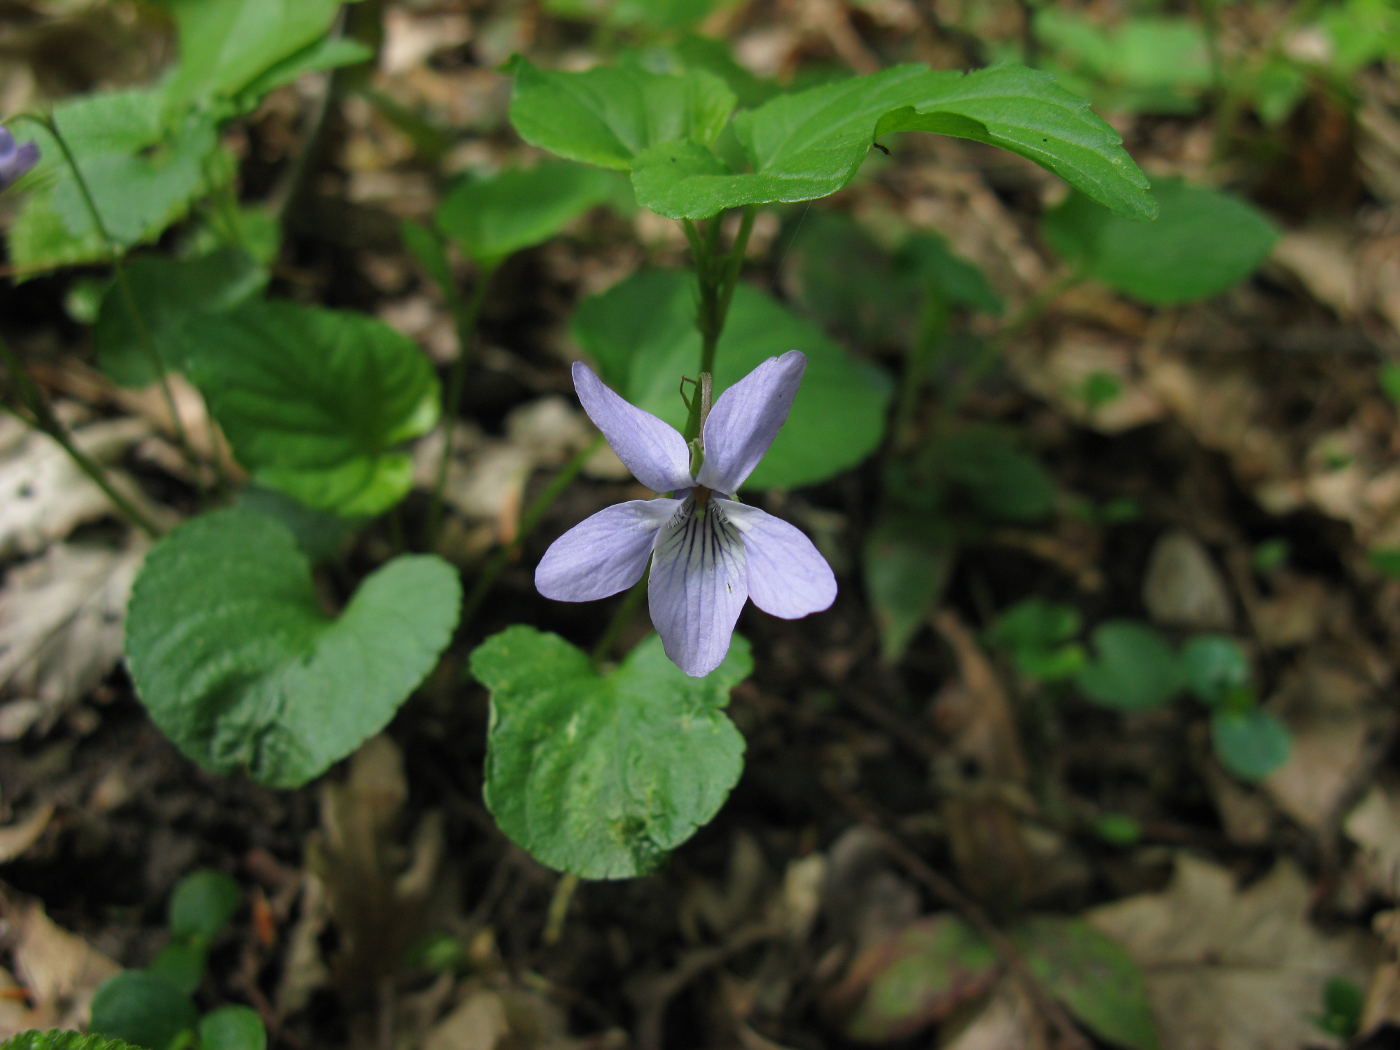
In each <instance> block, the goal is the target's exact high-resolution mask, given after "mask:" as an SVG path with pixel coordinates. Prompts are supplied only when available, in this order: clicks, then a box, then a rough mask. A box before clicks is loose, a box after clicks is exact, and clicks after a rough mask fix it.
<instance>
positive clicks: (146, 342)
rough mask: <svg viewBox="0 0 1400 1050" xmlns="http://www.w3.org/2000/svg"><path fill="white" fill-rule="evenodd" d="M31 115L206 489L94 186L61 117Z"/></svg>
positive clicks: (183, 449) (177, 439)
mask: <svg viewBox="0 0 1400 1050" xmlns="http://www.w3.org/2000/svg"><path fill="white" fill-rule="evenodd" d="M26 116H27V117H28V119H30V120H32V121H34V122H35V123H37V124H39V125H40V126H41V127H43V128H44V129H45V130H46V131H48V133H49V134H50V135H52V136H53V139H54V141H55V142H56V143H57V144H58V148H59V151H60V152H61V153H62V154H63V159H64V161H65V162H66V163H67V165H68V168H69V170H70V171H72V173H73V181H74V182H75V183H76V184H77V187H78V194H79V196H81V197H82V199H83V204H84V206H85V207H86V208H87V212H88V216H89V217H90V218H91V219H92V224H93V226H94V227H95V228H96V230H97V234H98V236H99V237H101V238H102V243H103V245H104V246H105V247H106V249H107V261H108V262H109V264H110V265H111V267H112V270H113V272H114V273H115V275H116V280H117V290H118V293H119V294H120V295H121V297H122V305H123V306H125V307H126V309H127V312H128V313H129V314H130V315H131V322H132V324H133V325H134V326H135V327H136V334H137V338H138V340H139V342H140V344H141V346H142V347H143V348H144V349H145V351H146V356H147V357H148V358H149V359H150V364H151V367H153V368H154V369H155V372H156V375H158V376H159V377H160V390H161V395H162V397H163V398H164V400H165V408H166V411H167V412H169V413H170V421H171V426H172V427H173V429H174V432H175V443H176V444H177V445H178V446H179V447H180V451H181V453H182V454H183V455H184V457H185V462H186V463H188V464H189V467H190V470H191V472H192V474H193V476H194V480H195V485H196V486H197V487H198V488H199V490H200V492H201V493H203V492H204V490H205V486H204V481H203V471H202V470H201V468H200V463H199V459H198V457H196V456H195V454H194V448H193V446H191V444H190V439H189V434H188V433H187V432H186V431H185V423H184V420H182V419H181V418H180V410H179V409H178V408H177V407H176V405H175V395H174V393H173V391H171V389H170V379H169V376H168V375H167V374H166V370H165V362H164V361H163V360H162V359H161V356H160V349H159V348H158V347H157V346H156V343H155V340H154V339H153V338H152V337H151V330H150V328H149V327H147V325H146V318H145V317H144V315H142V313H141V311H140V309H139V308H138V307H137V305H136V296H135V295H134V294H133V293H132V290H131V282H130V281H129V280H128V279H127V275H126V266H125V264H124V263H123V261H122V254H121V250H120V248H119V247H118V245H117V242H116V240H115V239H114V238H113V237H112V234H111V232H110V231H109V230H108V229H107V224H106V223H105V222H104V221H103V219H102V212H101V211H99V210H98V207H97V200H96V198H94V197H93V195H92V188H91V187H90V186H89V185H88V181H87V179H86V177H84V175H83V172H82V169H81V168H80V167H78V159H77V157H75V156H74V155H73V151H72V149H70V148H69V146H68V140H67V139H66V138H65V137H64V135H63V133H62V132H61V131H59V129H58V121H56V120H54V119H53V118H52V117H49V116H44V115H36V114H26Z"/></svg>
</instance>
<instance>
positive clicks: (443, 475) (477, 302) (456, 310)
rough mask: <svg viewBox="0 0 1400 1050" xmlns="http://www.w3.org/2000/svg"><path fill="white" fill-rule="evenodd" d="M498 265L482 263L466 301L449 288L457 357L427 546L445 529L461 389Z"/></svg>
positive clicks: (450, 375)
mask: <svg viewBox="0 0 1400 1050" xmlns="http://www.w3.org/2000/svg"><path fill="white" fill-rule="evenodd" d="M494 273H495V267H493V266H483V267H482V268H481V272H480V273H479V274H477V280H476V287H475V288H473V289H472V294H471V296H470V298H468V299H466V300H465V301H464V300H463V299H462V298H461V296H459V295H457V294H456V292H455V290H451V289H448V293H449V296H450V300H449V302H448V306H449V308H450V309H451V310H452V317H453V321H454V324H455V327H456V330H457V358H456V360H454V361H453V362H452V371H451V372H449V373H448V376H447V396H446V398H445V399H444V401H443V412H442V458H441V459H440V460H438V470H437V479H436V480H435V481H434V482H433V498H432V503H431V504H429V506H428V549H429V550H432V549H433V547H435V546H436V545H437V541H438V534H439V532H440V531H441V528H442V512H443V492H444V491H445V490H446V488H447V468H448V467H449V466H450V465H451V463H452V449H453V445H454V444H455V440H454V439H455V437H456V432H457V428H456V426H455V424H456V422H457V417H458V416H459V415H460V414H461V411H462V391H463V388H464V387H465V385H466V380H467V362H468V361H469V360H470V357H471V350H472V343H473V340H474V337H475V334H476V322H477V318H478V317H479V316H480V315H481V304H482V303H483V302H484V301H485V299H486V289H487V287H488V286H489V285H490V284H491V276H492V274H494Z"/></svg>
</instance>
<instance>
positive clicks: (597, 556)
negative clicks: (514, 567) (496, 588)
mask: <svg viewBox="0 0 1400 1050" xmlns="http://www.w3.org/2000/svg"><path fill="white" fill-rule="evenodd" d="M680 505H681V501H680V500H678V499H638V500H631V501H630V502H628V503H617V504H614V505H613V506H611V507H605V508H604V509H602V510H600V511H599V512H598V513H597V514H594V515H593V516H591V517H588V518H584V519H583V520H582V521H581V522H579V523H578V524H577V525H575V526H574V527H573V528H572V529H570V530H569V531H568V532H566V533H564V535H562V536H560V537H559V538H558V539H557V540H555V541H554V542H553V543H551V544H550V545H549V550H547V551H545V552H544V557H543V558H541V559H540V563H539V565H537V566H536V567H535V588H536V590H538V591H539V592H540V593H541V594H543V595H544V596H545V597H546V598H553V599H554V600H555V601H560V602H591V601H594V600H595V599H597V598H606V597H607V596H608V595H610V594H616V593H617V592H618V591H625V590H626V589H627V588H628V587H631V586H632V584H634V583H636V582H637V581H638V580H640V579H641V578H642V571H643V570H644V569H645V568H646V567H647V558H648V556H649V555H650V554H651V549H652V547H653V546H654V545H655V543H656V533H657V530H658V529H660V528H661V527H662V526H663V525H665V524H666V522H667V521H668V520H669V519H670V518H671V516H672V515H673V514H675V512H676V508H677V507H679V506H680Z"/></svg>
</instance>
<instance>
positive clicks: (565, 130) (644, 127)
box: [510, 58, 734, 171]
mask: <svg viewBox="0 0 1400 1050" xmlns="http://www.w3.org/2000/svg"><path fill="white" fill-rule="evenodd" d="M512 69H513V72H514V73H515V87H514V90H513V92H512V94H511V100H510V120H511V123H512V124H514V125H515V130H516V131H517V132H519V133H520V137H521V138H523V139H524V140H525V141H526V142H528V143H530V144H531V145H532V146H539V147H540V148H541V149H547V150H549V151H550V152H551V153H557V154H558V155H559V156H561V157H567V158H568V159H569V160H581V161H583V162H584V163H586V164H596V165H598V166H599V167H602V168H615V169H617V170H618V171H626V170H628V169H629V168H631V167H632V162H633V159H634V158H635V157H637V156H638V155H639V154H641V153H643V152H645V151H646V150H647V149H649V148H651V147H652V146H655V145H658V144H659V143H663V142H676V141H693V142H697V143H700V144H702V145H709V144H710V143H712V142H714V140H715V138H716V137H717V136H718V135H719V133H720V131H721V130H722V129H723V128H724V125H725V121H727V120H728V119H729V113H730V111H731V110H732V109H733V108H734V95H733V93H732V92H731V91H730V90H729V88H727V87H725V85H724V81H722V80H720V79H719V78H718V77H716V76H714V75H712V74H710V73H705V72H703V71H700V70H688V71H687V72H685V73H684V74H680V75H671V74H665V73H649V72H647V71H646V70H644V69H640V68H638V67H636V66H617V67H610V66H600V67H598V68H597V69H590V70H587V71H586V72H583V73H558V72H554V71H552V70H545V69H539V68H537V67H536V66H532V65H531V64H530V63H529V62H527V61H526V60H525V59H523V58H517V59H516V60H515V62H514V63H513V66H512Z"/></svg>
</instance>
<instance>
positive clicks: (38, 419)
mask: <svg viewBox="0 0 1400 1050" xmlns="http://www.w3.org/2000/svg"><path fill="white" fill-rule="evenodd" d="M0 357H3V358H4V361H5V366H6V368H7V369H8V370H9V372H10V374H11V375H12V376H13V377H14V381H15V386H16V387H18V389H19V396H20V400H21V401H23V403H24V408H25V410H26V412H27V414H25V413H22V412H20V411H18V410H17V409H15V408H13V407H11V411H13V412H14V414H15V417H16V418H17V419H19V420H20V421H21V422H24V423H27V424H28V425H30V426H32V427H33V428H34V429H35V430H38V431H39V432H40V433H43V434H47V435H48V436H49V437H51V438H52V439H53V440H54V441H56V442H58V445H59V447H60V448H62V449H63V451H64V452H66V453H68V457H69V458H70V459H71V460H72V461H73V462H74V464H75V465H76V466H77V468H78V469H79V470H81V471H82V472H83V473H84V474H86V475H87V476H88V478H90V479H91V481H92V483H93V484H94V485H96V486H97V487H98V488H99V489H101V490H102V492H103V493H104V494H105V495H106V497H107V498H108V499H109V500H111V501H112V504H113V505H114V506H115V507H116V508H117V509H118V510H119V511H121V512H122V513H123V514H125V515H126V517H127V518H128V519H129V520H130V521H131V522H132V524H134V525H136V526H137V527H138V528H139V529H141V531H142V532H144V533H145V534H146V535H147V536H149V537H151V539H155V538H156V537H157V536H159V535H160V529H159V528H158V527H157V526H156V524H155V523H154V522H153V521H151V519H150V518H148V517H146V515H145V514H144V513H143V512H142V511H141V509H140V508H139V507H137V506H136V504H135V503H133V502H132V501H131V500H130V499H129V498H128V497H127V496H125V495H123V494H122V493H121V492H120V491H118V490H117V488H116V487H115V486H114V485H113V484H112V482H111V481H110V480H109V479H108V477H107V473H106V471H104V470H103V469H102V467H101V466H99V465H98V463H97V461H96V460H94V459H93V458H92V457H91V456H89V455H88V454H87V453H86V452H84V451H83V450H82V449H80V448H79V447H78V446H77V443H76V442H74V440H73V438H72V435H70V434H69V433H68V428H67V427H65V426H64V425H63V422H62V420H60V419H59V418H58V416H57V415H56V414H55V413H54V410H53V408H52V407H51V406H50V405H49V402H48V399H47V398H45V397H44V394H43V391H41V390H40V389H39V385H38V384H37V383H35V382H34V380H33V379H32V378H31V377H30V375H29V373H28V372H27V371H26V370H25V367H24V365H23V364H22V363H21V362H20V360H19V358H18V357H17V356H16V354H15V352H14V351H13V350H12V349H11V348H10V344H9V343H7V342H5V341H4V340H3V339H0Z"/></svg>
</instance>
